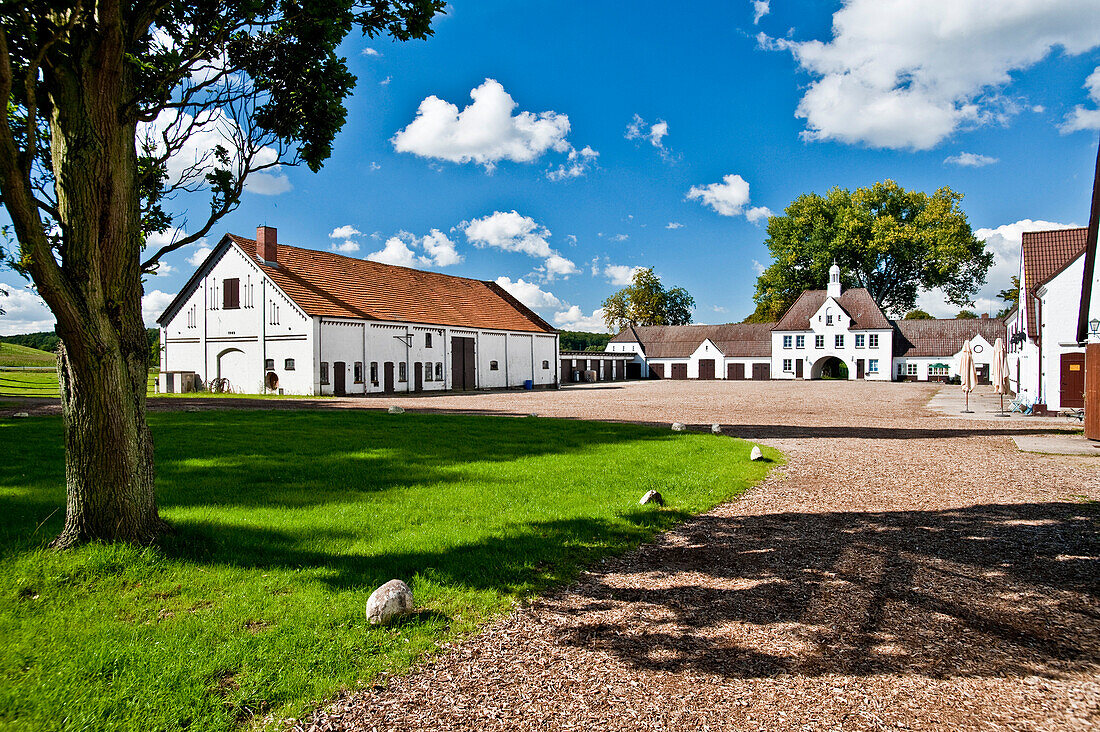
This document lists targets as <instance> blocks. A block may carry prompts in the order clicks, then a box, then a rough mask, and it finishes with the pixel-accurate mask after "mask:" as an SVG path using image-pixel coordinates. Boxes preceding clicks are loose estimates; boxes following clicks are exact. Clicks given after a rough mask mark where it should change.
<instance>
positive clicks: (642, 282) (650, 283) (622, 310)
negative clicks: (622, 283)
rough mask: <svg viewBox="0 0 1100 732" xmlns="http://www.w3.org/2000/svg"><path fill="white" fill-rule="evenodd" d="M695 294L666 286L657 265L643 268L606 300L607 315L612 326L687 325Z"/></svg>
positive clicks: (609, 326)
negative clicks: (658, 272)
mask: <svg viewBox="0 0 1100 732" xmlns="http://www.w3.org/2000/svg"><path fill="white" fill-rule="evenodd" d="M694 309H695V298H693V297H692V296H691V295H690V294H688V291H687V290H685V289H684V288H682V287H673V288H671V289H668V290H666V289H665V287H664V285H662V284H661V278H660V277H658V276H657V275H656V274H655V273H654V272H653V268H652V267H650V268H646V269H639V270H637V271H635V272H634V277H633V278H632V279H631V282H630V284H629V285H627V286H626V287H624V288H623V289H621V290H619V291H618V292H616V293H615V294H613V295H611V296H610V297H608V298H607V299H606V300H604V302H603V318H604V322H606V323H607V327H608V328H609V329H611V330H622V329H623V328H624V327H626V326H627V325H686V324H688V323H690V322H691V311H692V310H694Z"/></svg>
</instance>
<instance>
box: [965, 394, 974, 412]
mask: <svg viewBox="0 0 1100 732" xmlns="http://www.w3.org/2000/svg"><path fill="white" fill-rule="evenodd" d="M963 393H964V394H966V409H964V410H962V413H963V414H974V412H973V410H971V409H970V392H968V391H967V392H963Z"/></svg>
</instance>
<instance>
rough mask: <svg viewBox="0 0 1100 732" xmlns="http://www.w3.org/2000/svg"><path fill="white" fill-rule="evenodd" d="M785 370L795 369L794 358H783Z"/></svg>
mask: <svg viewBox="0 0 1100 732" xmlns="http://www.w3.org/2000/svg"><path fill="white" fill-rule="evenodd" d="M783 370H784V371H794V361H793V360H792V359H789V358H785V359H783Z"/></svg>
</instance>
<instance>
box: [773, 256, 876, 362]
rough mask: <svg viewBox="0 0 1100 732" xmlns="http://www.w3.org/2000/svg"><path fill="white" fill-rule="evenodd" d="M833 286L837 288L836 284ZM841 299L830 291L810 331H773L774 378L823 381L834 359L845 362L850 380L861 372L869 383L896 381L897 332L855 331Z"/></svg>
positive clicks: (811, 320) (811, 321)
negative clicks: (894, 379) (894, 374)
mask: <svg viewBox="0 0 1100 732" xmlns="http://www.w3.org/2000/svg"><path fill="white" fill-rule="evenodd" d="M834 266H835V265H834ZM829 284H830V287H832V286H833V283H832V282H830V283H829ZM838 287H839V286H838ZM838 296H839V290H837V294H833V293H832V291H830V294H829V296H828V297H826V298H825V302H824V303H822V305H821V307H820V308H818V310H817V312H816V313H815V314H814V315H813V317H811V318H810V329H809V330H774V331H772V358H771V368H772V378H773V379H795V378H803V379H818V378H821V371H822V369H823V368H824V367H825V365H826V364H827V362H828V361H829V359H830V358H837V359H840V360H841V361H843V362H844V365H845V366H846V367H847V369H848V379H849V380H850V381H854V380H856V379H858V378H861V377H860V373H862V378H863V379H866V380H868V381H890V380H891V378H893V377H892V375H891V374H892V372H891V368H892V359H893V348H894V340H893V338H894V331H893V329H889V328H876V329H858V330H857V329H853V328H852V326H853V321H852V319H851V318H850V317H848V315H847V313H846V312H845V311H844V308H842V307H841V306H840V304H839V303H837V301H836V298H837V297H838ZM799 362H801V376H799ZM861 362H862V364H861Z"/></svg>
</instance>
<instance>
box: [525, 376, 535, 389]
mask: <svg viewBox="0 0 1100 732" xmlns="http://www.w3.org/2000/svg"><path fill="white" fill-rule="evenodd" d="M523 388H524V389H526V390H527V391H531V390H532V389H534V388H535V382H534V381H532V380H531V379H527V381H524V382H523Z"/></svg>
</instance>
